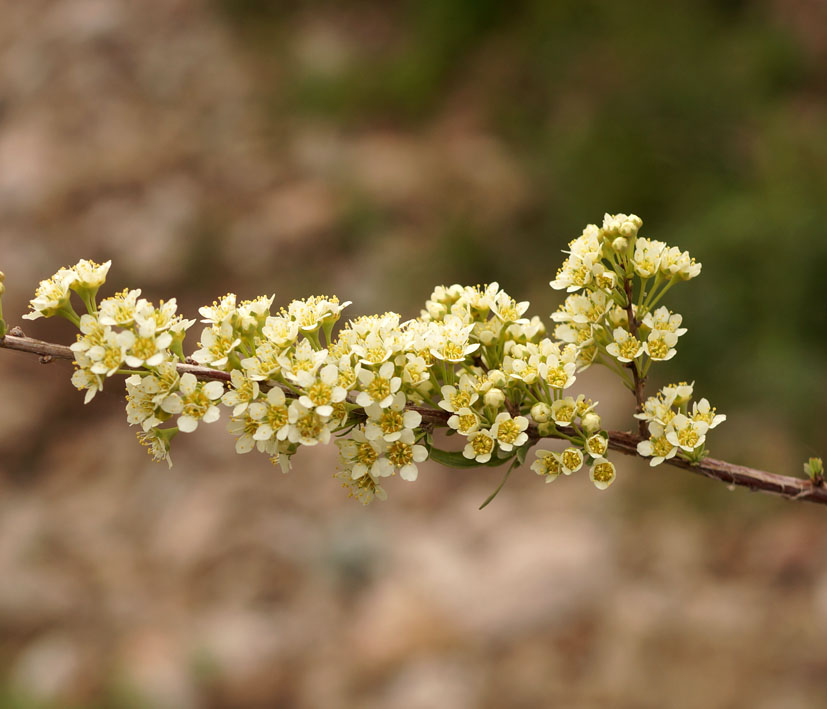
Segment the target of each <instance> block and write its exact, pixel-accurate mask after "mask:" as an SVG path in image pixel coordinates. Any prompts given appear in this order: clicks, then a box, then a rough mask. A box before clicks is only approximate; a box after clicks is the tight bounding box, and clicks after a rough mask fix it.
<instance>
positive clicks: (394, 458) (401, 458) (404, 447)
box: [388, 441, 413, 468]
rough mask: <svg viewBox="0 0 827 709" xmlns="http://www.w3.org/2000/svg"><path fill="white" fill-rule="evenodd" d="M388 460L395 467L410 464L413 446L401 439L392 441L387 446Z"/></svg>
mask: <svg viewBox="0 0 827 709" xmlns="http://www.w3.org/2000/svg"><path fill="white" fill-rule="evenodd" d="M388 460H389V461H390V462H391V463H393V464H394V466H395V467H397V468H401V467H402V466H404V465H410V464H411V463H413V447H412V446H410V445H408V444H407V443H403V442H402V441H394V442H393V443H391V444H390V445H389V446H388Z"/></svg>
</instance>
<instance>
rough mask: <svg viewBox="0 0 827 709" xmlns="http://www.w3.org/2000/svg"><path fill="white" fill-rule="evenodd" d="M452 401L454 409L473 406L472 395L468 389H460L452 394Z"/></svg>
mask: <svg viewBox="0 0 827 709" xmlns="http://www.w3.org/2000/svg"><path fill="white" fill-rule="evenodd" d="M450 402H451V406H453V407H454V411H459V410H460V409H464V408H465V407H467V406H471V395H470V394H469V393H468V392H467V391H458V392H457V393H456V394H453V395H452V396H451V398H450Z"/></svg>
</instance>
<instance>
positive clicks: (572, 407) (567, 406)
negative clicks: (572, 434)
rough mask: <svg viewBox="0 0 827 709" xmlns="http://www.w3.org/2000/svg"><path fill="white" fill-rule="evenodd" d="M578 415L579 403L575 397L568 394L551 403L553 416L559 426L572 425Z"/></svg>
mask: <svg viewBox="0 0 827 709" xmlns="http://www.w3.org/2000/svg"><path fill="white" fill-rule="evenodd" d="M576 417H577V405H576V403H575V401H574V399H573V398H572V397H570V396H566V397H564V398H562V399H558V400H557V401H555V402H553V403H552V405H551V418H552V420H553V421H554V423H556V424H557V425H558V426H571V423H572V421H574V419H575V418H576Z"/></svg>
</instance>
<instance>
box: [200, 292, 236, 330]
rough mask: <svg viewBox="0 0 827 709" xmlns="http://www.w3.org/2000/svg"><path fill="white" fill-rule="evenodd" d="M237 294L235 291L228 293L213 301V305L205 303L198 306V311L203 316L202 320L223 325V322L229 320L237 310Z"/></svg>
mask: <svg viewBox="0 0 827 709" xmlns="http://www.w3.org/2000/svg"><path fill="white" fill-rule="evenodd" d="M235 303H236V296H235V293H227V295H224V296H221V298H219V299H218V300H215V301H213V304H212V305H205V306H204V307H202V308H198V312H199V313H201V315H202V316H203V318H204V319H203V320H202V321H201V322H205V323H209V324H211V325H221V323H223V322H226V321H227V320H229V319H230V318H231V317H232V316H233V315H234V314H235V311H236V305H235Z"/></svg>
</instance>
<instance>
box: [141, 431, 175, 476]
mask: <svg viewBox="0 0 827 709" xmlns="http://www.w3.org/2000/svg"><path fill="white" fill-rule="evenodd" d="M176 433H177V431H176V430H175V429H174V428H173V429H164V428H160V429H159V428H151V429H150V430H149V431H143V432H141V431H139V432H138V442H139V443H140V444H141V445H142V446H144V447H145V448H147V453H149V455H151V456H152V459H153V460H155V461H157V462H159V463H160V462H161V461H166V462H167V465H169V467H170V468H171V467H172V458H170V456H169V442H170V439H171V438H172V437H173V436H174V435H175V434H176Z"/></svg>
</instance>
